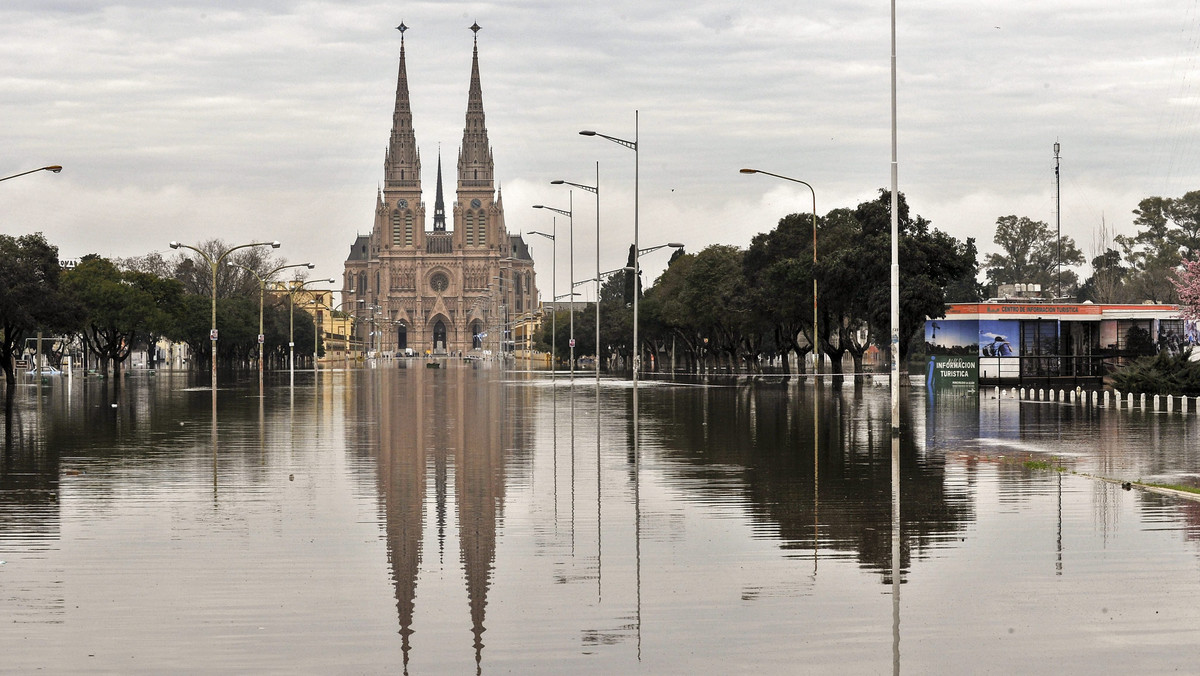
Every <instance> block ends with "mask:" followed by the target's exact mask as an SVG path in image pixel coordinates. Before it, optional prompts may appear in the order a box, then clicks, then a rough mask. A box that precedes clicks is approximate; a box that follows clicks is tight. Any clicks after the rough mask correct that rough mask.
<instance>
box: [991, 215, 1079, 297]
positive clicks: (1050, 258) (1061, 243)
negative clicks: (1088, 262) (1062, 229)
mask: <svg viewBox="0 0 1200 676" xmlns="http://www.w3.org/2000/svg"><path fill="white" fill-rule="evenodd" d="M992 241H993V242H995V243H996V244H997V245H999V246H1000V249H1001V251H1000V252H999V253H993V254H988V257H987V260H986V261H985V263H984V267H986V268H987V279H988V282H989V283H991V284H996V285H998V284H1022V283H1034V284H1041V285H1042V289H1043V291H1057V292H1058V293H1059V295H1064V296H1065V295H1074V294H1075V288H1076V286H1077V285H1078V283H1079V278H1078V276H1077V275H1076V274H1075V272H1074V271H1073V270H1071V269H1070V267H1069V266H1072V265H1082V264H1083V262H1084V257H1083V253H1082V252H1081V251H1080V250H1079V249H1078V248H1076V246H1075V241H1074V240H1073V239H1071V238H1070V237H1067V236H1065V235H1064V236H1063V237H1062V238H1058V237H1056V235H1055V233H1054V232H1053V231H1052V230H1051V229H1050V226H1048V225H1046V224H1045V223H1044V222H1042V221H1035V220H1032V219H1030V218H1028V217H1025V216H1019V217H1018V216H1001V217H1000V218H997V219H996V235H995V237H994V238H993V240H992ZM1060 263H1061V267H1062V268H1063V269H1062V271H1061V273H1060V272H1059V269H1060Z"/></svg>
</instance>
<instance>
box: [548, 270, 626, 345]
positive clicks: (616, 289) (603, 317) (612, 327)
mask: <svg viewBox="0 0 1200 676" xmlns="http://www.w3.org/2000/svg"><path fill="white" fill-rule="evenodd" d="M632 279H633V274H632V273H631V272H629V271H627V270H620V271H618V272H616V273H614V274H612V275H611V276H609V278H608V279H607V280H605V281H604V284H602V285H601V287H600V346H601V354H602V355H603V356H604V359H605V361H607V359H608V357H609V356H610V355H611V354H614V353H615V354H616V355H617V356H619V357H621V358H622V359H625V360H626V363H628V359H629V358H630V356H631V355H632V354H633V353H632V351H631V350H630V346H631V344H632V342H633V307H632V299H633V296H632V295H630V296H629V298H630V301H629V302H628V303H627V302H626V301H625V295H626V290H627V289H632V286H631V283H632V282H631V281H630V280H632ZM638 309H639V310H640V309H641V308H640V307H639V308H638ZM542 323H543V325H545V321H543V322H542ZM639 328H640V327H639Z"/></svg>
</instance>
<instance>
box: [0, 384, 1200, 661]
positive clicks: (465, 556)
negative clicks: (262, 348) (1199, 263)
mask: <svg viewBox="0 0 1200 676" xmlns="http://www.w3.org/2000/svg"><path fill="white" fill-rule="evenodd" d="M247 377H248V378H253V379H247V380H244V381H237V380H236V379H235V378H234V377H231V376H226V377H225V379H226V380H225V382H223V383H222V385H221V389H220V390H219V392H218V399H217V403H216V408H215V411H216V413H215V417H214V413H213V411H214V408H213V400H212V397H211V392H210V390H209V389H208V388H207V387H206V380H205V378H206V374H204V375H202V376H200V377H199V380H197V376H195V375H193V374H189V373H178V372H177V373H171V372H169V371H160V372H158V373H157V374H154V375H151V374H147V373H144V372H137V373H133V374H131V375H130V377H128V378H127V379H125V382H124V383H123V386H122V388H121V389H120V390H119V391H117V392H114V390H113V389H112V383H111V382H108V381H100V380H95V379H87V380H83V379H75V380H73V381H68V380H65V379H64V380H57V379H55V380H50V381H48V382H47V384H45V385H43V386H42V388H41V390H40V396H39V390H37V389H35V387H34V386H33V385H29V384H26V385H22V386H21V387H20V390H19V392H18V393H17V395H16V398H15V404H14V410H13V411H12V412H11V414H10V415H9V416H8V417H7V420H6V422H5V428H4V439H5V444H4V455H3V463H2V465H0V561H2V562H3V563H0V655H3V657H2V658H0V671H12V672H15V673H31V672H34V671H37V670H42V671H43V672H46V673H77V672H107V673H162V672H168V671H185V672H189V673H230V672H239V673H247V672H254V673H296V672H303V673H368V674H370V673H412V674H468V673H482V674H488V673H493V674H497V673H514V674H562V673H572V674H588V673H594V674H617V673H622V674H632V673H644V674H698V673H729V674H736V673H750V674H756V675H762V674H791V673H814V674H836V673H849V674H864V673H867V674H879V673H889V672H890V673H911V674H927V673H988V672H991V673H1003V674H1009V673H1026V674H1032V673H1056V674H1057V673H1080V674H1091V673H1097V672H1105V673H1112V672H1116V671H1121V670H1129V671H1132V672H1135V673H1161V672H1171V671H1176V670H1178V671H1181V672H1189V673H1194V671H1195V668H1196V657H1197V646H1200V503H1198V502H1193V501H1190V500H1186V499H1181V498H1178V497H1171V496H1164V495H1159V494H1156V493H1152V492H1148V491H1145V490H1142V489H1139V488H1134V489H1133V490H1123V489H1122V487H1121V486H1120V485H1119V484H1116V483H1111V482H1106V481H1102V480H1100V479H1098V478H1096V477H1099V476H1103V477H1108V478H1112V479H1120V480H1135V481H1136V480H1142V481H1147V482H1149V481H1156V482H1161V483H1189V482H1190V483H1195V482H1196V480H1197V477H1200V442H1197V425H1198V424H1200V423H1198V422H1197V414H1195V413H1187V414H1181V413H1179V412H1174V413H1166V412H1157V413H1156V412H1151V411H1145V410H1126V409H1117V410H1112V409H1104V408H1089V407H1084V406H1080V405H1077V404H1060V403H1056V402H1018V401H1015V400H1011V399H993V398H990V397H988V396H985V397H982V398H980V399H979V400H976V399H974V398H969V399H963V398H951V399H947V400H941V401H938V402H936V403H931V402H929V401H928V400H927V399H926V398H925V396H926V395H925V393H924V392H923V391H922V390H921V389H920V388H913V390H912V392H910V393H907V394H906V396H907V399H906V401H905V402H904V406H903V410H904V425H903V434H902V435H901V436H900V438H899V440H898V443H897V444H896V446H895V448H894V447H893V442H892V439H891V436H890V433H889V418H888V416H889V410H890V409H889V404H888V389H887V388H886V387H876V386H873V385H871V384H867V385H866V386H864V387H861V388H858V389H856V388H854V387H853V386H851V385H846V386H844V387H841V388H836V389H835V388H833V387H832V386H831V385H830V384H829V383H824V384H822V385H821V386H820V387H819V388H817V387H814V385H813V384H812V383H811V382H809V383H796V382H794V381H793V382H792V383H791V384H790V385H780V384H777V383H767V382H760V383H757V384H750V383H748V382H746V380H745V379H741V380H738V379H734V378H725V379H720V378H717V379H710V380H707V381H705V380H698V379H694V378H693V379H688V380H675V381H670V380H653V381H643V382H642V383H641V385H640V386H639V387H638V389H637V394H636V396H637V400H636V401H637V404H636V408H635V403H634V401H635V400H634V391H633V389H632V387H631V383H630V382H628V381H621V380H609V379H605V380H602V381H601V382H600V384H599V385H597V384H596V381H595V379H594V378H592V377H588V376H586V375H580V376H577V377H576V378H575V379H574V380H573V381H572V379H570V378H569V377H567V376H566V375H565V374H562V373H560V374H558V375H557V376H555V377H551V376H550V375H549V374H547V373H530V372H520V371H513V370H504V369H501V368H500V367H499V365H496V364H480V363H476V364H462V363H455V362H447V363H445V364H444V368H441V369H430V368H424V367H423V363H422V362H420V361H412V362H407V363H405V362H400V363H396V362H388V363H386V364H384V365H382V366H381V367H379V368H375V369H359V370H349V371H346V370H335V371H323V372H321V373H320V374H316V375H314V374H313V373H312V372H311V371H309V372H302V373H297V374H296V376H295V379H294V381H293V382H289V380H288V377H287V375H286V374H283V375H282V376H279V375H275V374H271V375H268V379H267V382H266V383H265V386H264V388H263V390H262V392H263V394H262V396H260V390H259V383H258V381H257V378H256V377H252V376H247ZM635 410H636V411H637V413H636V415H635ZM635 430H636V431H635ZM635 439H636V444H635ZM1031 461H1036V462H1031ZM1046 466H1050V467H1057V466H1061V467H1063V468H1064V469H1063V471H1056V470H1054V469H1046ZM897 481H898V483H899V487H900V491H899V503H898V505H897V504H896V503H894V501H893V484H894V483H896V482H897ZM897 506H898V507H899V512H898V513H897V512H896V507H897ZM897 523H898V525H899V527H898V528H896V527H895V526H894V524H897Z"/></svg>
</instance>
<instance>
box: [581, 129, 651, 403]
mask: <svg viewBox="0 0 1200 676" xmlns="http://www.w3.org/2000/svg"><path fill="white" fill-rule="evenodd" d="M638 126H640V125H638V112H637V110H634V140H625V139H624V138H617V137H614V136H608V134H605V133H600V132H595V131H592V130H583V131H581V132H580V134H581V136H599V137H600V138H606V139H608V140H611V142H613V143H616V144H617V145H622V146H624V148H628V149H630V150H632V151H634V249H635V250H636V249H637V241H638V240H637V217H638V190H640V185H641V181H640V180H638V179H640V177H638V173H640V166H641V158H640V152H638V148H640V145H638ZM640 277H641V265H638V263H637V257H636V256H635V257H634V388H635V389H636V388H637V369H638V366H640V365H641V360H642V351H641V348H640V346H638V342H637V295H638V293H637V292H638V283H637V280H638V279H640Z"/></svg>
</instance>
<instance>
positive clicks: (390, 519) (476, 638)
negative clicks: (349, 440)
mask: <svg viewBox="0 0 1200 676" xmlns="http://www.w3.org/2000/svg"><path fill="white" fill-rule="evenodd" d="M405 373H406V376H405V377H397V378H387V379H384V380H383V381H382V382H381V383H378V384H377V386H374V387H369V388H367V389H364V390H361V392H362V394H363V396H364V397H366V398H369V401H362V402H360V406H366V407H368V412H369V414H370V417H371V418H372V419H374V420H376V421H377V422H378V424H376V425H371V426H370V427H368V428H366V430H367V434H370V435H377V436H378V438H377V439H376V440H375V442H374V443H372V444H370V446H372V447H374V448H377V449H378V450H377V453H378V456H377V463H378V481H379V494H380V499H381V501H382V509H383V517H384V524H385V531H386V537H387V548H388V556H389V562H390V564H391V569H392V580H393V583H394V585H395V594H396V612H397V615H398V619H399V627H400V635H401V637H402V649H403V652H404V663H405V666H406V668H407V665H408V659H409V653H410V651H412V650H417V651H418V652H419V651H420V650H421V649H422V648H424V649H425V650H427V651H433V650H435V649H437V648H439V647H438V646H432V645H428V644H426V645H424V646H419V641H416V640H414V634H415V633H416V630H415V629H414V622H415V620H414V616H415V615H416V614H417V612H418V601H417V599H418V596H419V589H418V587H419V582H420V580H421V579H422V572H423V571H428V570H432V569H444V566H445V561H444V560H443V557H444V552H445V549H446V547H447V544H448V543H447V542H446V539H445V538H446V534H447V532H448V531H450V532H453V531H454V530H457V531H458V541H457V547H458V552H459V559H460V563H461V566H462V574H463V576H464V579H465V584H466V590H465V591H466V599H467V608H466V609H464V612H463V616H464V619H465V618H466V617H469V618H470V628H471V629H470V637H469V638H468V637H467V635H466V634H465V632H464V638H463V641H464V643H463V646H464V647H465V646H466V645H468V644H469V645H471V646H472V649H473V650H474V653H475V661H476V664H477V665H478V664H479V663H480V661H481V660H482V654H483V649H484V641H483V634H484V630H485V619H486V610H487V604H488V591H489V589H490V587H491V583H492V572H493V567H494V565H495V558H496V529H497V525H498V524H499V523H500V522H501V519H502V517H503V511H504V489H505V472H504V466H505V458H504V454H503V449H504V448H506V447H512V445H513V444H514V439H515V438H517V437H518V436H519V434H518V430H519V429H520V427H519V421H518V422H516V423H514V422H512V421H508V420H506V414H507V412H506V410H505V409H506V406H508V405H509V402H508V396H509V394H508V393H507V392H506V390H505V388H504V386H503V384H502V383H500V382H498V381H497V380H495V379H494V378H490V373H489V372H488V371H486V370H481V369H480V370H477V369H468V368H453V369H448V370H445V371H442V370H437V371H432V370H426V369H424V368H413V369H407V370H406V372H405ZM411 393H419V394H418V396H416V397H415V398H413V400H412V401H411V406H409V407H405V408H404V409H400V408H397V407H396V406H395V403H396V402H397V401H405V400H407V399H408V397H409V395H410V394H411ZM431 498H432V499H431ZM448 502H452V504H449V505H448V504H447V503H448ZM427 529H433V530H435V531H436V543H437V551H436V552H427V551H426V546H427V545H428V544H430V543H431V536H432V535H433V534H432V533H430V532H427ZM426 557H430V558H429V560H426ZM430 610H436V612H437V613H438V614H440V615H454V614H456V613H457V612H458V611H457V610H456V609H455V608H453V607H450V606H447V605H445V604H440V605H439V606H438V607H436V608H433V609H431V608H426V611H427V612H428V611H430ZM414 646H419V647H414ZM440 648H441V649H442V650H446V649H447V647H445V646H441V647H440ZM449 649H450V650H451V652H458V650H457V649H454V648H449Z"/></svg>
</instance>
